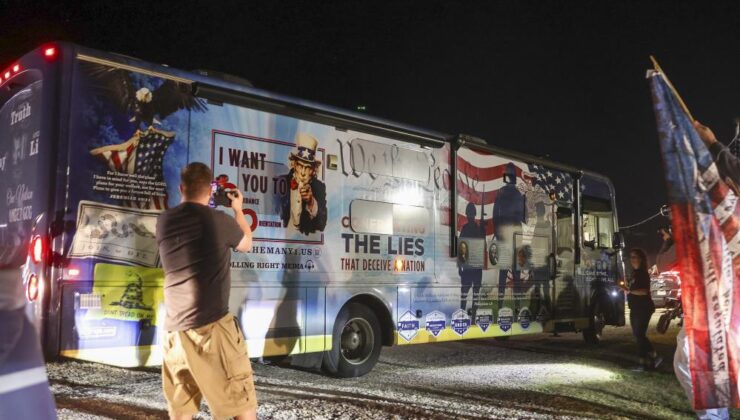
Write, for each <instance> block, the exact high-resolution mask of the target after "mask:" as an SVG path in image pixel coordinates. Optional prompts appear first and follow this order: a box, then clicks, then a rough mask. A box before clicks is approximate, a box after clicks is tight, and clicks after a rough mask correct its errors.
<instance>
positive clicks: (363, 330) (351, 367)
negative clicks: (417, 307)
mask: <svg viewBox="0 0 740 420" xmlns="http://www.w3.org/2000/svg"><path fill="white" fill-rule="evenodd" d="M382 345H383V343H382V341H381V335H380V324H379V323H378V318H377V317H376V316H375V313H374V312H373V311H371V310H370V308H368V307H367V306H365V305H362V304H359V303H350V304H348V305H346V306H345V307H344V308H342V310H341V311H340V312H339V315H338V316H337V319H336V321H335V322H334V331H333V334H332V348H331V350H329V351H327V352H325V353H324V361H323V366H322V367H323V369H324V371H325V372H326V373H328V374H330V375H334V376H337V377H340V378H354V377H357V376H362V375H364V374H366V373H368V372H370V370H371V369H372V368H373V366H375V363H376V362H377V361H378V358H379V357H380V349H381V347H382Z"/></svg>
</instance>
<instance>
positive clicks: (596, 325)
mask: <svg viewBox="0 0 740 420" xmlns="http://www.w3.org/2000/svg"><path fill="white" fill-rule="evenodd" d="M605 325H606V317H605V316H604V311H603V309H602V308H601V304H600V303H599V301H598V300H596V301H594V303H593V304H592V305H591V311H590V315H589V321H588V328H586V329H584V330H583V340H584V341H585V342H586V344H589V345H592V346H595V345H597V344H599V343H600V342H601V335H602V333H603V332H604V326H605Z"/></svg>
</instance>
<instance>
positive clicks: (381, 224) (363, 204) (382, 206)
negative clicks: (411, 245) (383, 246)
mask: <svg viewBox="0 0 740 420" xmlns="http://www.w3.org/2000/svg"><path fill="white" fill-rule="evenodd" d="M349 216H350V226H351V227H352V230H354V231H355V232H357V233H375V234H381V235H425V234H427V232H426V231H427V229H429V226H430V223H431V222H430V221H429V212H428V211H427V209H425V208H424V207H419V206H408V205H404V204H393V203H385V202H381V201H370V200H353V201H352V203H351V204H350V207H349Z"/></svg>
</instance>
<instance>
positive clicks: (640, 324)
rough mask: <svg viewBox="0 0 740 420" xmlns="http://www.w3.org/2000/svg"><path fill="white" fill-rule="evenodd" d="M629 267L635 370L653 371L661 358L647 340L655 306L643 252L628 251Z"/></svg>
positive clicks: (629, 296) (628, 289)
mask: <svg viewBox="0 0 740 420" xmlns="http://www.w3.org/2000/svg"><path fill="white" fill-rule="evenodd" d="M629 261H630V266H631V267H632V276H631V277H630V279H629V287H627V288H626V291H627V292H628V295H627V303H628V304H629V308H630V325H631V326H632V335H634V336H635V340H636V341H637V354H638V356H639V357H640V365H639V366H638V367H637V368H636V370H639V371H644V370H646V369H654V368H656V367H658V365H660V363H661V362H662V361H663V358H662V357H660V356H658V354H657V353H656V352H655V349H654V348H653V345H652V344H651V343H650V340H649V339H648V338H647V329H648V324H649V323H650V318H651V317H652V316H653V313H654V312H655V305H654V304H653V300H652V299H651V298H650V274H648V270H647V256H646V255H645V251H643V250H641V249H638V248H633V249H632V250H630V260H629Z"/></svg>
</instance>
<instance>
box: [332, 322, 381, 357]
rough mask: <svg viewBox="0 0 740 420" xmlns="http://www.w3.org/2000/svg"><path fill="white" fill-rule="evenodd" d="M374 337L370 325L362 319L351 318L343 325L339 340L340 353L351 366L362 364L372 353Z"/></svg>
mask: <svg viewBox="0 0 740 420" xmlns="http://www.w3.org/2000/svg"><path fill="white" fill-rule="evenodd" d="M374 345H375V337H374V336H373V329H372V327H370V323H369V322H367V320H365V319H363V318H352V319H350V320H349V321H347V323H346V324H344V328H342V336H341V338H340V346H341V347H340V352H341V354H342V357H343V358H344V360H346V361H347V362H348V363H351V364H353V365H359V364H362V363H364V362H365V361H366V360H367V359H368V358H370V355H371V354H372V352H373V347H374Z"/></svg>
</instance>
